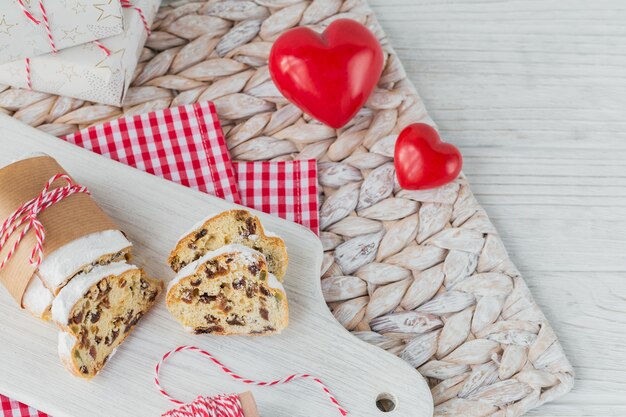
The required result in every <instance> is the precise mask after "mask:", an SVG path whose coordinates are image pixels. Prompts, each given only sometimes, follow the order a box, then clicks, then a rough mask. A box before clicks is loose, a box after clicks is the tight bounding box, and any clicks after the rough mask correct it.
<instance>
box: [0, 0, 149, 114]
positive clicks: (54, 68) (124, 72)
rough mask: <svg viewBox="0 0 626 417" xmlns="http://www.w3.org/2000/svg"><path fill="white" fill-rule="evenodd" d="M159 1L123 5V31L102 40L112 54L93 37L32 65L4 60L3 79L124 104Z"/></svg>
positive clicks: (2, 81) (0, 77) (0, 75)
mask: <svg viewBox="0 0 626 417" xmlns="http://www.w3.org/2000/svg"><path fill="white" fill-rule="evenodd" d="M31 1H35V0H31ZM100 1H101V2H102V1H104V2H106V1H107V0H100ZM160 2H161V1H160V0H133V1H132V5H133V7H128V8H124V9H123V16H124V26H125V28H124V31H123V32H122V33H121V34H120V35H116V36H112V37H110V38H106V39H102V40H101V41H100V43H101V45H103V46H104V47H105V48H106V49H107V50H108V51H109V55H108V56H107V54H106V53H105V51H104V50H103V49H102V48H101V47H100V46H99V45H98V44H96V43H94V42H90V43H85V44H83V45H79V46H74V47H72V48H68V49H65V50H63V51H61V52H58V53H56V54H46V55H39V56H36V57H34V58H30V59H29V60H28V61H29V63H28V64H27V62H26V61H25V60H20V61H14V62H9V63H6V64H2V65H0V84H7V85H11V86H13V87H20V88H32V89H33V90H36V91H42V92H45V93H51V94H59V95H62V96H68V97H74V98H78V99H81V100H86V101H93V102H96V103H102V104H110V105H113V106H120V105H121V104H122V101H123V100H124V95H125V94H126V91H127V90H128V86H129V85H130V82H131V78H132V76H133V72H134V71H135V68H136V67H137V61H138V60H139V55H140V53H141V51H142V49H143V46H144V44H145V42H146V39H147V37H148V31H147V30H146V23H147V27H148V28H149V27H150V25H152V21H153V20H154V16H155V15H156V13H157V10H158V8H159V4H160ZM137 9H139V10H141V13H140V12H139V11H138V10H137ZM142 14H143V16H144V17H145V20H146V22H144V20H143V19H142ZM29 76H30V85H29Z"/></svg>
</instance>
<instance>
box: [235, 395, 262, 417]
mask: <svg viewBox="0 0 626 417" xmlns="http://www.w3.org/2000/svg"><path fill="white" fill-rule="evenodd" d="M239 402H241V408H243V415H244V416H245V417H260V415H259V410H258V409H257V407H256V402H255V401H254V397H253V396H252V393H251V392H250V391H246V392H244V393H242V394H239Z"/></svg>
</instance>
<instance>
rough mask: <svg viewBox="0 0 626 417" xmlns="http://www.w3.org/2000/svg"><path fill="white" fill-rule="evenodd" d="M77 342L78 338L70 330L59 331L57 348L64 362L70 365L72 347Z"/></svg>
mask: <svg viewBox="0 0 626 417" xmlns="http://www.w3.org/2000/svg"><path fill="white" fill-rule="evenodd" d="M75 344H76V338H75V337H74V335H72V334H71V333H69V332H59V341H58V344H57V349H58V352H59V357H60V358H61V360H62V361H63V363H65V364H67V365H68V366H69V362H70V361H71V358H72V348H73V347H74V345H75Z"/></svg>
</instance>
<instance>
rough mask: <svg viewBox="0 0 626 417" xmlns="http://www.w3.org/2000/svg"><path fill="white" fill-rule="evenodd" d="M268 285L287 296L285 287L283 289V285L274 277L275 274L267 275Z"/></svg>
mask: <svg viewBox="0 0 626 417" xmlns="http://www.w3.org/2000/svg"><path fill="white" fill-rule="evenodd" d="M267 275H268V277H267V285H268V286H269V287H270V288H272V289H274V290H278V291H280V292H282V293H283V294H285V295H286V294H287V293H286V292H285V287H283V284H281V283H280V281H278V279H277V278H276V277H275V276H274V274H267Z"/></svg>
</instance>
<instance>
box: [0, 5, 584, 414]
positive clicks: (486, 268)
mask: <svg viewBox="0 0 626 417" xmlns="http://www.w3.org/2000/svg"><path fill="white" fill-rule="evenodd" d="M341 17H345V18H352V19H356V20H358V21H359V22H361V23H364V24H366V25H367V26H368V27H369V28H370V29H371V30H372V31H373V32H374V33H375V34H376V35H377V36H378V37H379V39H380V40H381V43H382V45H383V47H384V49H385V52H386V65H385V70H384V73H383V75H382V78H381V80H380V83H379V86H378V89H377V90H376V91H375V92H374V94H373V95H372V97H371V98H370V99H369V101H368V102H367V104H366V106H365V107H364V108H363V109H362V110H361V112H360V113H359V114H358V115H357V116H356V117H355V118H354V120H352V121H351V122H350V123H349V124H348V125H347V126H346V127H344V128H342V129H340V130H335V129H331V128H329V127H326V126H324V125H321V124H320V123H318V122H316V121H314V120H311V118H309V117H308V116H306V115H303V114H302V112H301V111H299V110H298V109H297V108H296V107H295V106H293V105H291V104H290V103H289V102H288V101H287V100H285V99H284V98H283V97H282V96H281V94H280V93H279V92H278V90H277V89H276V87H275V86H274V85H273V83H272V81H271V78H270V76H269V73H268V69H267V58H268V55H269V51H270V48H271V45H272V41H273V40H275V39H276V38H277V37H278V36H279V35H280V34H281V33H282V32H283V31H285V30H287V29H289V28H291V27H294V26H297V25H308V26H311V27H313V28H314V29H316V30H322V29H323V28H324V27H325V26H327V25H328V24H329V23H330V22H332V21H333V20H334V19H337V18H341ZM0 90H1V92H0V111H3V112H6V113H7V114H12V115H13V116H14V117H16V118H18V119H20V120H22V121H23V122H25V123H28V124H30V125H32V126H36V127H38V128H40V129H42V130H44V131H46V132H49V133H51V134H53V135H58V136H60V135H64V134H67V133H70V132H73V131H75V130H76V129H79V128H83V127H86V126H89V125H92V124H97V123H101V122H103V121H105V120H109V119H113V118H117V117H120V116H122V115H123V114H125V115H130V114H137V113H143V112H147V111H151V110H156V109H160V108H165V107H169V106H177V105H180V104H186V103H192V102H196V101H202V100H213V101H214V102H215V104H216V106H217V109H218V113H219V115H220V119H221V121H222V123H223V128H224V131H225V133H226V135H227V140H228V145H229V148H230V149H231V153H232V156H233V158H235V159H240V160H290V159H307V158H315V159H317V160H318V161H319V182H320V185H321V200H320V201H321V207H320V212H321V226H322V230H323V232H322V234H321V239H322V241H323V244H324V247H325V250H326V253H325V258H324V259H325V263H324V266H323V271H322V288H323V290H324V294H325V296H326V299H327V301H328V303H329V306H330V308H331V309H332V311H333V313H334V315H335V317H337V319H338V320H339V321H340V322H341V323H342V324H343V325H344V326H345V327H346V328H347V329H349V330H351V331H353V332H354V334H355V335H356V336H357V337H359V338H361V339H363V340H365V341H367V342H369V343H373V344H375V345H377V346H379V347H381V348H383V349H387V350H389V351H391V352H393V353H395V354H397V355H399V356H400V357H402V358H404V359H405V360H406V361H408V362H409V363H411V364H412V365H413V366H415V367H416V368H417V369H419V371H420V372H421V373H422V374H423V375H424V376H425V377H427V378H428V381H429V383H430V385H431V387H432V392H433V397H434V400H435V404H436V409H435V415H440V416H443V415H458V416H461V415H462V416H518V415H521V414H523V413H525V412H526V411H528V410H530V409H532V408H534V407H537V406H539V405H540V404H542V403H544V402H547V401H551V400H553V399H554V398H556V397H558V396H560V395H563V394H564V393H566V392H568V391H569V390H570V389H571V388H572V385H573V382H574V373H573V370H572V367H571V365H570V364H569V362H568V360H567V358H566V357H565V354H564V352H563V350H562V348H561V345H560V344H559V342H558V341H557V339H556V336H555V333H554V332H553V330H552V328H551V327H550V325H549V324H548V322H547V320H546V318H545V316H544V315H543V313H542V312H541V310H540V309H539V307H538V306H537V304H536V303H535V302H534V301H533V298H532V296H531V294H530V292H529V290H528V288H527V286H526V284H525V283H524V281H523V279H522V278H521V276H520V274H519V272H518V271H517V269H516V268H515V266H514V265H513V264H512V262H511V261H510V259H509V257H508V255H507V253H506V251H505V249H504V246H503V244H502V241H501V240H500V237H499V236H498V233H497V231H496V230H495V228H494V226H493V225H492V223H491V222H490V220H489V218H488V217H487V214H486V213H485V211H484V210H483V209H482V208H481V206H480V205H479V204H478V203H477V201H476V200H475V198H474V196H473V195H472V192H471V190H470V187H469V184H468V182H467V180H466V179H465V178H464V177H463V176H461V177H460V178H458V180H456V181H455V182H454V183H451V184H449V185H447V186H444V187H441V188H439V189H436V190H432V191H405V190H401V189H400V188H399V187H398V185H397V184H396V183H395V182H394V178H395V175H394V167H393V160H392V155H393V147H394V143H395V139H396V136H397V134H398V133H399V131H400V130H401V129H402V127H404V126H406V125H408V124H409V123H412V122H425V123H430V124H433V122H432V120H431V119H430V118H429V117H428V114H427V112H426V109H425V108H424V105H423V103H422V101H421V100H420V98H419V96H418V95H417V92H416V91H415V89H414V87H413V85H412V84H411V82H410V81H409V80H408V79H407V78H406V74H405V72H404V69H403V67H402V64H401V63H400V61H399V60H398V57H397V56H396V55H395V53H394V52H393V50H392V48H391V46H390V45H389V42H388V40H387V38H386V37H385V33H384V31H383V30H382V28H381V27H380V25H379V24H378V22H377V20H376V18H375V17H374V15H373V12H372V10H371V9H370V8H369V6H368V5H367V3H366V2H365V1H364V0H345V1H342V0H314V1H312V2H311V1H298V0H256V1H241V0H226V1H208V2H206V1H202V2H193V1H192V2H190V1H187V0H185V1H182V2H174V3H170V4H168V5H166V6H163V7H162V8H161V10H160V12H159V15H158V17H157V19H156V21H155V24H154V31H153V33H152V35H151V36H150V38H149V40H148V43H147V45H146V48H144V52H143V54H142V56H141V62H140V64H139V66H138V68H137V71H136V74H135V79H134V82H133V86H132V87H131V89H130V91H129V93H128V95H127V97H126V100H125V104H124V107H123V108H116V107H111V106H103V105H94V104H91V103H86V102H82V101H79V100H74V99H68V98H62V97H57V96H51V95H48V94H42V93H37V92H33V91H27V90H17V89H10V88H7V87H2V88H0Z"/></svg>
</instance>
